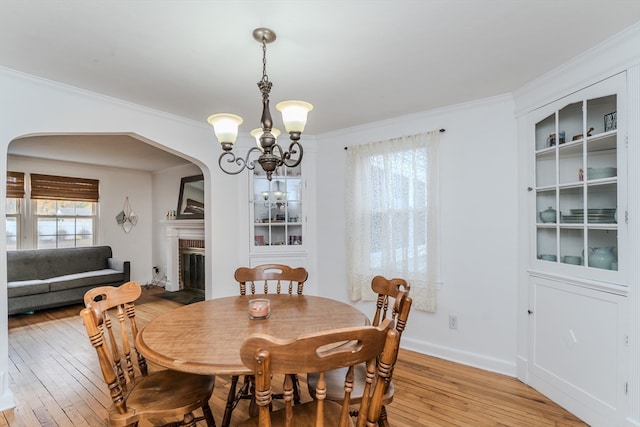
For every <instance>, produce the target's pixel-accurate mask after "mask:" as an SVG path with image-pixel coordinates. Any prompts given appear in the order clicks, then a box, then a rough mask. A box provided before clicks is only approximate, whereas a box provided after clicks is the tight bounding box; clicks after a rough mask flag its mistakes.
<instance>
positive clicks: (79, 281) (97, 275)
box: [47, 268, 124, 292]
mask: <svg viewBox="0 0 640 427" xmlns="http://www.w3.org/2000/svg"><path fill="white" fill-rule="evenodd" d="M123 279H124V274H123V273H122V272H121V271H117V270H112V269H110V268H105V269H103V270H96V271H86V272H83V273H74V274H65V275H64V276H58V277H52V278H50V279H47V281H48V282H49V290H50V291H51V292H56V291H63V290H65V289H73V288H81V287H83V286H92V285H100V286H102V285H104V284H107V283H115V282H122V280H123Z"/></svg>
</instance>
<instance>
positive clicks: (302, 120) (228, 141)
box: [207, 28, 313, 181]
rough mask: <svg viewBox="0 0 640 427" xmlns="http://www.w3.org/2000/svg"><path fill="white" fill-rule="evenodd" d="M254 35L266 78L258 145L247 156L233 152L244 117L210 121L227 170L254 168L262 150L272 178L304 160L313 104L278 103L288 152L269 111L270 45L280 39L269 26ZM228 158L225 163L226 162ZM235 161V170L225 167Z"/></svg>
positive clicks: (261, 158)
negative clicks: (302, 138)
mask: <svg viewBox="0 0 640 427" xmlns="http://www.w3.org/2000/svg"><path fill="white" fill-rule="evenodd" d="M253 38H254V39H256V40H257V41H258V42H260V43H261V44H262V80H260V81H259V82H258V88H259V89H260V93H261V94H262V118H261V119H260V127H259V128H258V129H254V130H253V131H251V135H252V136H253V137H255V138H256V143H257V147H252V148H250V149H249V151H248V152H247V154H246V156H245V157H244V158H243V157H236V155H235V153H234V152H233V144H234V143H235V141H236V138H237V137H238V127H239V126H240V125H241V124H242V118H241V117H240V116H237V115H235V114H227V113H221V114H214V115H212V116H209V118H208V119H207V121H208V122H209V123H210V124H211V125H212V126H213V130H214V132H215V134H216V138H217V139H218V142H219V143H220V145H221V146H222V154H221V155H220V157H219V158H218V165H219V166H220V169H222V171H223V172H225V173H227V174H229V175H236V174H238V173H240V172H242V171H243V170H244V169H245V168H246V169H249V170H253V169H254V168H255V164H254V162H255V160H252V161H249V157H250V156H251V155H252V153H254V152H255V153H258V152H259V153H260V155H259V157H258V158H257V159H256V160H257V161H258V163H260V166H262V169H263V170H264V171H265V172H266V174H267V179H268V180H269V181H271V175H272V174H273V171H274V170H276V168H277V167H280V166H282V165H285V166H287V167H296V166H298V165H299V164H300V162H301V161H302V145H301V144H300V136H301V135H302V132H303V131H304V126H305V125H306V124H307V113H308V112H309V111H311V110H312V109H313V105H311V104H309V103H308V102H304V101H283V102H280V103H278V104H277V105H276V109H277V110H278V111H280V112H281V113H282V121H283V122H284V127H285V129H286V130H287V133H288V134H289V139H291V144H290V145H289V150H288V151H284V150H283V148H282V147H281V146H280V145H279V144H278V143H277V140H276V138H277V137H278V135H280V131H279V130H278V129H275V128H273V121H272V119H271V111H269V92H271V86H272V83H271V82H270V81H269V77H268V76H267V44H268V43H272V42H273V41H274V40H275V39H276V33H275V32H273V31H272V30H270V29H268V28H256V29H255V30H253ZM223 160H225V162H223ZM229 163H231V164H234V165H233V166H231V167H232V169H227V168H225V166H224V164H229Z"/></svg>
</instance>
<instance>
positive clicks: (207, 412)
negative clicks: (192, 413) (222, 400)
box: [202, 402, 216, 427]
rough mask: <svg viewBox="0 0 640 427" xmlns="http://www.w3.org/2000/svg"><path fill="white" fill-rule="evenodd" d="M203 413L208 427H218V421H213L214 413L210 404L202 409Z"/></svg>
mask: <svg viewBox="0 0 640 427" xmlns="http://www.w3.org/2000/svg"><path fill="white" fill-rule="evenodd" d="M202 413H203V414H204V420H205V421H206V422H207V426H208V427H216V420H214V419H213V412H211V407H210V406H209V402H207V403H206V404H205V405H204V406H203V407H202Z"/></svg>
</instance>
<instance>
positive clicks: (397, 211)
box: [346, 131, 439, 312]
mask: <svg viewBox="0 0 640 427" xmlns="http://www.w3.org/2000/svg"><path fill="white" fill-rule="evenodd" d="M438 140H439V132H438V131H433V132H427V133H421V134H417V135H411V136H403V137H400V138H394V139H390V140H386V141H379V142H374V143H370V144H364V145H357V146H353V147H349V149H348V151H347V163H346V164H347V178H346V180H347V182H346V205H347V258H348V259H347V272H348V280H349V285H350V292H351V299H352V300H360V299H362V300H374V299H375V297H376V295H375V294H374V293H373V292H372V291H371V279H372V278H373V277H374V276H376V275H382V276H385V277H387V278H393V277H400V278H403V279H405V280H407V281H408V282H409V284H410V285H411V297H412V298H413V301H414V303H413V305H414V307H415V308H417V309H419V310H425V311H431V312H433V311H435V307H436V289H437V281H438V274H439V271H438V270H439V261H438V233H437V215H436V213H437V197H438V182H437V181H438V171H437V167H438V158H437V156H438Z"/></svg>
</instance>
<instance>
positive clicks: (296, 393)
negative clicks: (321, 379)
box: [291, 374, 300, 405]
mask: <svg viewBox="0 0 640 427" xmlns="http://www.w3.org/2000/svg"><path fill="white" fill-rule="evenodd" d="M291 382H292V383H293V404H294V405H299V404H300V381H298V375H297V374H291Z"/></svg>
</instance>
